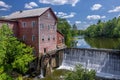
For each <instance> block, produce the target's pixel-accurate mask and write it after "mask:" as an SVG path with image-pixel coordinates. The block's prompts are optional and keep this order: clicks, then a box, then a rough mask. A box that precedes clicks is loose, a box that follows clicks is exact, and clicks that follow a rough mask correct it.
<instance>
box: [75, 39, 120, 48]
mask: <svg viewBox="0 0 120 80" xmlns="http://www.w3.org/2000/svg"><path fill="white" fill-rule="evenodd" d="M76 41H77V42H78V43H77V45H76V46H75V47H77V48H104V49H120V38H83V37H82V38H79V37H77V40H76Z"/></svg>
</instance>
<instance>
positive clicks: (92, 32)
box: [84, 17, 120, 38]
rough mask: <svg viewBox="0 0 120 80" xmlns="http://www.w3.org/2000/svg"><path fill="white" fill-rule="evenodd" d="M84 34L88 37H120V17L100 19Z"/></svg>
mask: <svg viewBox="0 0 120 80" xmlns="http://www.w3.org/2000/svg"><path fill="white" fill-rule="evenodd" d="M84 34H85V36H87V37H108V38H120V17H118V18H116V17H115V18H113V19H112V20H109V21H107V22H102V21H101V20H99V21H98V23H97V24H93V25H91V26H90V27H88V28H87V29H86V30H85V32H84Z"/></svg>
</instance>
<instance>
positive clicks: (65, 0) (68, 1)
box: [39, 0, 80, 6]
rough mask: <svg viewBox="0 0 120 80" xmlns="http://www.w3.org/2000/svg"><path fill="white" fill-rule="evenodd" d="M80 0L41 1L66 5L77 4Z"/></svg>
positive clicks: (41, 1) (41, 0)
mask: <svg viewBox="0 0 120 80" xmlns="http://www.w3.org/2000/svg"><path fill="white" fill-rule="evenodd" d="M79 1H80V0H39V2H40V3H44V4H52V5H64V4H71V5H72V6H75V5H76V4H77V3H78V2H79Z"/></svg>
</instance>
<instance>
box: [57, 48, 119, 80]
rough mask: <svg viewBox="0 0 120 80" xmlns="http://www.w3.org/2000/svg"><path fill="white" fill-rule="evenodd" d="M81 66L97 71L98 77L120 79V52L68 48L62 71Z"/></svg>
mask: <svg viewBox="0 0 120 80" xmlns="http://www.w3.org/2000/svg"><path fill="white" fill-rule="evenodd" d="M77 64H81V65H82V66H83V67H84V68H86V69H88V70H91V69H93V70H95V71H96V76H98V77H103V78H109V79H117V80H118V79H120V51H119V50H107V49H85V48H67V49H65V50H64V56H63V62H62V65H61V66H60V67H59V68H61V69H73V68H74V67H75V65H77Z"/></svg>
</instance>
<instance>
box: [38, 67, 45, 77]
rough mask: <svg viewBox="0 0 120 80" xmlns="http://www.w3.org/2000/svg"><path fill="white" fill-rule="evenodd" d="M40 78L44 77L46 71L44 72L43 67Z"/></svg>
mask: <svg viewBox="0 0 120 80" xmlns="http://www.w3.org/2000/svg"><path fill="white" fill-rule="evenodd" d="M38 77H39V78H44V73H43V69H42V68H41V74H40V75H39V76H38Z"/></svg>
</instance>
